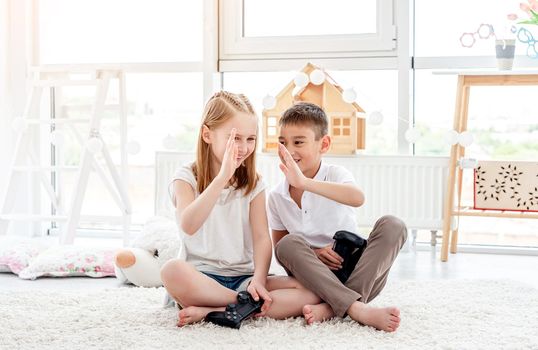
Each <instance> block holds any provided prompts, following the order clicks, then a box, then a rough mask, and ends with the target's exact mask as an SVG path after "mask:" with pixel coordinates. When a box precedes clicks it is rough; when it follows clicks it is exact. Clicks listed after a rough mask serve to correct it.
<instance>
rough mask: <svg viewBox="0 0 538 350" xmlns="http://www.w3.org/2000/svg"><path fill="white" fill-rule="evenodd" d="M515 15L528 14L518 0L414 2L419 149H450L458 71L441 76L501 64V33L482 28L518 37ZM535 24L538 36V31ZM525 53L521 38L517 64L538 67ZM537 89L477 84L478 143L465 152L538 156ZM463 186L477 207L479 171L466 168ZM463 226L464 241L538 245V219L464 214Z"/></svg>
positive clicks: (473, 120)
mask: <svg viewBox="0 0 538 350" xmlns="http://www.w3.org/2000/svg"><path fill="white" fill-rule="evenodd" d="M439 13H442V15H437V14H439ZM509 13H518V14H519V15H520V16H524V13H523V12H522V11H520V10H519V2H514V1H497V2H491V1H486V0H478V1H471V2H469V1H464V0H457V1H452V2H451V4H450V6H445V4H444V3H442V2H440V1H427V0H416V1H415V38H414V42H415V71H414V77H415V79H414V87H415V90H414V93H415V94H414V106H415V108H414V111H415V113H414V119H415V125H416V127H417V129H418V130H420V132H421V137H420V138H419V140H418V141H417V142H416V144H415V152H416V154H418V155H444V156H446V155H449V154H450V146H449V144H448V142H447V141H446V136H447V131H448V130H449V129H452V126H453V123H454V122H453V118H454V108H455V99H456V96H455V93H456V83H457V76H456V75H454V74H452V75H450V74H436V73H438V71H439V70H446V69H454V68H460V69H461V68H473V69H476V70H484V69H496V62H495V56H494V52H495V51H494V45H495V37H494V36H490V37H488V38H485V37H486V36H487V35H485V34H488V33H487V31H486V30H485V29H486V27H482V30H484V31H483V32H482V33H481V35H482V37H483V38H480V35H479V34H480V33H477V31H478V30H479V28H480V26H481V25H482V24H488V25H489V24H491V25H492V26H493V28H494V32H495V35H496V37H497V38H499V39H503V38H513V37H514V34H513V33H512V31H511V26H512V24H513V23H511V22H510V21H508V20H507V14H509ZM456 19H457V20H456ZM529 29H530V30H531V31H532V32H534V33H535V36H536V34H538V32H536V30H535V29H534V28H529ZM463 33H471V35H472V37H473V38H474V40H475V41H474V44H473V46H472V47H471V48H466V47H463V45H462V43H461V42H460V38H461V36H462V34H463ZM525 51H526V46H525V45H523V44H522V43H519V42H518V43H517V45H516V55H519V56H516V59H515V60H514V69H517V70H522V69H526V67H531V66H532V67H536V66H537V63H538V62H537V61H536V60H532V59H529V58H527V57H525ZM536 93H538V88H536V87H473V88H472V90H471V95H472V98H471V100H470V104H469V122H468V129H469V131H470V132H472V133H473V136H474V142H473V144H472V145H471V146H469V147H467V148H466V156H467V157H473V158H477V159H481V160H487V159H504V160H506V159H511V160H528V161H533V160H535V159H537V157H538V141H537V140H538V134H537V130H538V118H537V112H536V108H535V104H534V102H533V101H534V98H533V96H536ZM462 188H463V189H462V198H461V201H462V205H472V203H473V198H472V193H473V172H472V171H470V170H465V171H464V177H463V187H462ZM456 200H457V199H456ZM459 228H460V235H459V242H461V243H464V244H465V243H467V244H482V245H484V244H486V245H507V246H526V247H528V246H533V247H536V246H538V220H520V219H518V220H515V219H497V218H479V217H462V218H460V220H459ZM419 240H424V241H429V240H430V232H429V231H424V232H419Z"/></svg>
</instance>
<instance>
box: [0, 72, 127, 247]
mask: <svg viewBox="0 0 538 350" xmlns="http://www.w3.org/2000/svg"><path fill="white" fill-rule="evenodd" d="M73 73H76V74H73ZM81 73H82V72H81V71H78V70H76V69H75V71H74V72H73V70H72V68H71V69H63V70H61V69H59V70H54V69H44V68H43V69H42V68H40V67H36V68H34V69H33V70H32V79H31V91H30V94H29V96H28V99H27V103H26V106H25V109H24V115H23V117H22V118H18V119H19V120H17V122H19V124H22V125H19V126H21V128H20V129H21V130H20V131H19V132H18V135H17V139H16V144H15V151H14V156H13V161H12V164H11V166H10V168H9V169H8V171H9V175H8V181H7V189H6V191H5V195H4V197H3V198H2V199H1V201H0V205H1V207H0V235H2V234H6V233H7V231H8V229H9V225H10V223H11V222H12V221H17V220H20V221H31V222H51V223H52V222H55V223H58V224H59V227H60V233H61V234H60V243H62V244H71V243H73V241H74V238H75V236H76V230H77V228H78V226H79V222H80V221H92V222H101V221H103V222H115V223H121V224H122V226H123V240H124V244H125V245H126V244H128V241H129V227H130V223H131V213H132V209H131V203H130V199H129V195H128V192H127V188H126V181H127V175H128V174H127V155H126V128H127V123H126V97H125V76H124V73H123V72H122V71H121V70H119V69H92V70H91V71H89V72H88V71H85V72H84V73H85V74H86V75H85V76H84V78H81V75H82V74H81ZM88 73H89V75H88ZM77 74H78V75H77ZM88 76H89V78H88ZM113 79H116V80H117V82H118V87H119V102H118V104H116V105H111V104H108V105H107V104H105V103H106V98H107V94H108V89H109V86H110V83H111V80H113ZM84 85H89V86H93V87H95V100H94V101H93V104H92V105H91V112H90V115H89V118H82V119H81V118H68V117H62V115H61V114H60V117H59V118H40V116H39V114H40V113H39V110H40V103H41V99H42V95H43V89H44V88H51V91H61V88H62V87H67V86H84ZM111 108H112V109H116V110H118V112H119V117H120V130H121V131H120V151H121V166H120V168H121V175H120V172H119V171H118V170H117V168H116V165H115V164H114V162H113V160H112V157H111V155H110V152H109V150H108V147H107V145H106V143H105V142H104V141H103V138H102V137H101V133H100V131H101V120H102V117H103V114H104V111H105V109H107V110H108V109H111ZM76 123H89V134H88V136H87V137H83V136H82V135H81V134H80V132H79V131H78V129H77V128H75V124H76ZM60 124H63V125H62V126H65V127H67V128H69V129H70V131H72V133H73V134H74V135H75V137H76V139H77V141H78V142H79V144H80V146H81V147H82V148H81V159H80V162H79V164H78V166H77V167H76V168H77V169H76V171H77V173H78V175H77V180H76V181H75V187H74V188H73V191H72V198H71V201H70V205H69V206H67V207H66V206H65V205H64V203H63V202H64V201H63V199H62V197H61V196H60V193H59V191H58V188H56V189H55V188H54V187H53V186H52V185H51V182H50V180H49V176H53V174H54V175H57V174H59V173H60V172H61V171H62V170H67V168H68V167H65V166H62V165H58V166H50V165H49V166H43V165H42V164H41V162H40V159H39V158H40V157H39V152H38V151H39V146H40V145H39V141H38V140H39V137H36V135H39V134H38V132H39V130H38V128H39V127H41V126H48V127H49V128H51V127H52V129H55V128H56V127H57V126H58V125H60ZM36 140H37V141H36ZM91 143H93V144H94V145H95V143H97V145H98V146H100V147H93V148H92V147H88V146H89V145H90V144H91ZM99 156H101V157H99ZM102 159H104V166H103V164H102V163H103V161H102ZM99 160H101V161H99ZM92 169H93V170H95V172H96V173H97V174H98V175H99V177H100V178H101V180H102V181H103V183H104V185H105V187H106V188H107V190H108V192H109V193H110V194H111V196H112V198H113V199H114V201H115V202H116V204H117V206H118V207H119V208H120V210H121V216H118V215H117V216H104V215H102V216H101V215H94V216H82V215H81V210H82V204H83V202H84V197H85V193H86V190H87V189H88V188H87V187H88V180H89V176H90V174H91V172H92ZM71 170H73V169H71ZM107 171H108V175H109V176H107ZM21 172H23V173H31V174H32V175H33V176H35V177H37V178H38V179H39V181H40V183H41V185H42V186H43V188H44V190H45V192H46V193H47V195H48V197H49V198H50V202H51V204H52V207H53V208H54V213H55V214H54V215H52V214H43V213H42V210H41V208H40V207H41V206H40V205H39V203H32V209H31V211H32V213H30V214H28V213H22V214H21V213H13V210H14V203H15V202H16V199H17V198H16V197H17V195H18V194H19V193H20V186H18V185H17V183H18V181H17V180H18V178H17V177H18V176H19V174H20V173H21ZM33 179H34V181H37V179H36V178H33ZM61 185H62V184H61V183H58V187H60V186H61ZM40 190H41V189H40V187H39V185H37V186H34V187H32V186H31V187H30V191H32V192H36V191H38V192H40ZM32 195H34V196H36V197H39V195H36V194H35V193H32ZM35 202H39V200H37V201H35Z"/></svg>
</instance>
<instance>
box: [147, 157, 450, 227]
mask: <svg viewBox="0 0 538 350" xmlns="http://www.w3.org/2000/svg"><path fill="white" fill-rule="evenodd" d="M323 159H324V161H325V162H327V163H329V164H338V165H341V166H344V167H345V168H347V169H348V170H349V171H351V172H352V173H353V176H354V177H355V181H356V182H357V185H358V186H359V187H360V189H361V190H362V191H363V192H364V194H365V197H366V202H365V204H364V205H363V206H361V207H360V208H358V209H357V219H358V223H359V226H361V227H371V226H373V224H374V223H375V222H376V220H377V219H378V218H379V217H381V216H383V215H386V214H392V215H395V216H397V217H399V218H401V219H402V220H404V221H405V223H406V224H407V227H408V228H409V229H429V230H439V229H442V226H443V203H444V197H445V192H446V182H447V174H448V163H449V158H448V157H413V156H364V155H356V156H332V155H330V156H329V155H328V156H324V158H323ZM193 160H194V154H193V153H190V152H188V153H186V152H157V153H156V162H155V165H156V166H155V167H156V181H155V183H156V192H155V214H156V215H165V216H173V207H172V204H171V201H170V196H169V193H168V185H169V184H170V180H171V178H172V176H173V174H174V171H175V170H176V169H177V168H178V167H179V166H180V165H181V164H184V163H188V162H192V161H193ZM279 161H280V160H279V159H278V157H277V156H276V155H273V154H258V155H257V165H258V172H259V173H260V174H261V175H262V176H263V178H264V179H265V181H266V182H267V183H268V184H269V186H270V188H272V187H273V186H274V185H276V184H277V183H278V182H279V181H280V180H281V179H282V176H283V175H282V173H281V171H280V169H279V168H278V162H279Z"/></svg>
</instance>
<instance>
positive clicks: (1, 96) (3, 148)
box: [0, 0, 12, 193]
mask: <svg viewBox="0 0 538 350" xmlns="http://www.w3.org/2000/svg"><path fill="white" fill-rule="evenodd" d="M9 33H10V30H9V0H0V166H1V167H2V168H4V169H5V166H6V162H7V161H8V155H9V154H10V151H11V149H10V145H11V143H12V140H11V135H10V134H11V133H10V128H9V123H10V119H11V118H10V117H9V116H10V114H11V111H10V109H11V108H10V106H9V101H10V97H9V80H10V79H9V69H8V62H9V53H8V46H9ZM5 177H6V172H5V171H2V172H0V193H1V191H2V190H3V189H4V186H3V185H4V184H5V181H6V178H5Z"/></svg>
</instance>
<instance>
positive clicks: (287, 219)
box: [268, 162, 357, 248]
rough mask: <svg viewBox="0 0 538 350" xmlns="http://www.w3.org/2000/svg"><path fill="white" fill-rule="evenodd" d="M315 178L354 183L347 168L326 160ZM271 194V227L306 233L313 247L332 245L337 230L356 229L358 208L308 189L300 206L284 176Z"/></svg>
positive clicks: (306, 237) (298, 233)
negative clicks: (328, 162)
mask: <svg viewBox="0 0 538 350" xmlns="http://www.w3.org/2000/svg"><path fill="white" fill-rule="evenodd" d="M314 180H317V181H329V182H337V183H355V180H354V178H353V175H352V174H351V172H349V171H348V170H347V169H345V168H343V167H341V166H338V165H328V164H324V163H323V162H322V163H321V166H320V168H319V170H318V172H317V174H316V175H315V176H314ZM268 197H269V199H268V214H269V226H270V227H271V229H273V230H279V231H284V230H285V231H288V233H290V234H294V235H300V236H303V237H304V238H305V239H306V241H307V242H308V243H309V244H310V246H312V247H317V248H320V247H324V246H327V245H329V244H332V243H333V242H334V240H333V236H334V234H335V233H336V231H340V230H346V231H350V232H353V233H355V232H357V217H356V211H355V208H353V207H351V206H349V205H345V204H341V203H338V202H336V201H333V200H331V199H328V198H325V197H323V196H320V195H317V194H314V193H312V192H307V191H305V192H304V193H303V196H302V198H301V206H302V208H299V206H298V205H297V203H295V201H294V200H293V199H292V198H291V196H290V191H289V183H288V181H287V180H286V179H285V178H284V180H283V181H282V182H280V183H279V184H278V185H276V186H275V187H274V188H273V189H272V190H271V192H270V193H269V196H268Z"/></svg>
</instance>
